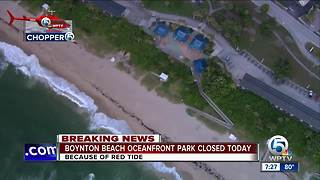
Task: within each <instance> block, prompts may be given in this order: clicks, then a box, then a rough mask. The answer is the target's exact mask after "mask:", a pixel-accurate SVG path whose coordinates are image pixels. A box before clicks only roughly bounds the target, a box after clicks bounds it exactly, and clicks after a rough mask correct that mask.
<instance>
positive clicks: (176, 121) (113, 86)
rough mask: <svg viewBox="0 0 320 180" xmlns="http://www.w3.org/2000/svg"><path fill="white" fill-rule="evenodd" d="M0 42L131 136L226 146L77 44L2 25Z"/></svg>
mask: <svg viewBox="0 0 320 180" xmlns="http://www.w3.org/2000/svg"><path fill="white" fill-rule="evenodd" d="M0 7H1V8H0V17H1V19H3V20H5V21H7V20H8V16H7V14H6V12H5V10H6V9H11V11H13V12H14V14H16V15H17V16H22V15H27V16H33V15H31V14H30V13H28V12H27V11H26V10H24V9H23V8H22V7H21V6H18V5H17V4H16V3H15V2H7V1H1V2H0ZM14 25H15V27H17V28H18V29H21V28H22V25H23V24H22V22H15V23H14ZM0 41H4V42H7V43H9V44H14V45H16V46H18V47H20V48H22V49H23V50H24V51H25V52H26V53H27V54H35V55H36V56H37V57H38V58H39V61H40V64H41V65H42V66H44V67H46V68H48V69H50V70H52V71H53V72H55V73H56V74H58V75H59V76H61V77H63V78H64V79H66V80H68V81H69V82H71V83H72V84H75V85H76V86H77V87H78V88H79V89H81V90H82V91H84V92H85V93H86V94H87V95H89V96H90V97H92V98H93V99H94V100H95V103H96V104H97V105H98V107H99V111H101V112H104V113H105V114H107V115H108V116H110V117H112V118H115V119H122V120H126V121H127V123H128V124H129V126H130V128H131V129H132V130H133V131H135V132H136V133H152V131H153V132H158V133H161V134H162V135H164V136H166V137H168V140H169V141H175V142H177V141H195V142H199V141H229V139H228V134H221V133H219V132H216V131H213V130H211V129H208V128H207V127H206V126H205V125H204V124H203V123H201V122H200V121H199V120H197V119H195V118H193V117H191V116H189V115H188V114H187V113H186V111H185V110H186V106H185V105H183V104H173V103H171V102H169V101H168V100H167V99H164V98H162V97H159V96H157V94H156V93H155V92H153V91H151V92H150V91H147V89H146V88H145V87H143V86H141V84H140V82H139V81H137V80H136V79H134V78H133V77H132V76H130V75H129V74H127V73H125V72H123V71H120V70H119V69H117V68H116V66H115V64H114V63H112V62H110V60H109V59H108V58H101V57H98V56H95V55H94V54H92V53H90V52H88V51H87V50H86V49H85V48H83V46H82V45H81V43H80V44H73V43H60V42H59V43H52V42H49V43H34V42H32V43H30V42H24V41H23V33H22V31H21V30H20V31H19V32H18V31H16V30H15V29H14V28H12V27H10V26H9V25H7V24H6V23H5V22H4V21H2V20H1V21H0ZM107 56H108V55H107ZM109 57H111V55H109ZM217 126H218V125H217ZM218 128H219V127H218ZM70 133H72V132H70ZM171 165H172V166H175V167H177V170H178V172H179V173H180V174H182V175H183V177H184V179H195V180H198V179H199V180H200V179H201V180H205V179H216V177H215V176H214V175H212V174H209V173H207V172H205V171H204V170H203V168H198V167H196V165H195V164H193V163H191V162H190V163H187V162H180V163H170V164H169V166H171ZM202 167H203V165H202ZM208 167H210V168H212V169H215V171H216V172H217V173H218V174H220V175H221V176H223V177H224V178H225V179H246V178H247V179H248V177H249V176H250V177H252V179H261V180H263V179H270V178H273V179H287V178H286V176H285V175H281V174H277V175H274V174H272V173H269V174H262V173H260V170H259V164H258V163H240V164H239V163H208ZM230 169H232V172H230ZM239 173H240V174H239Z"/></svg>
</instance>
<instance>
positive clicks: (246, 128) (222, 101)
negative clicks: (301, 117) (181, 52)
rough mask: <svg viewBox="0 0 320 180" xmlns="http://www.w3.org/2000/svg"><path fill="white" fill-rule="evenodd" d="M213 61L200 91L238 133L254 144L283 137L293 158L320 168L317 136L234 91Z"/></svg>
mask: <svg viewBox="0 0 320 180" xmlns="http://www.w3.org/2000/svg"><path fill="white" fill-rule="evenodd" d="M215 61H217V59H211V60H209V61H208V69H207V70H206V71H205V73H204V74H203V80H202V83H203V88H204V90H205V92H206V93H207V94H208V95H209V96H210V97H211V98H213V100H214V101H215V102H216V103H217V105H218V106H219V107H220V108H221V109H222V110H223V112H225V113H226V114H227V115H228V116H229V117H230V119H232V120H233V122H234V123H235V126H236V129H238V130H239V132H238V134H239V133H240V134H241V136H242V137H251V138H252V140H255V141H258V142H263V141H265V140H266V139H268V138H270V137H271V136H273V135H275V134H281V135H284V136H285V137H286V138H287V139H288V141H289V142H290V147H291V148H292V150H293V153H294V154H295V155H297V156H300V157H305V158H307V159H308V160H313V162H314V163H315V164H316V165H317V167H316V168H320V167H319V166H320V134H319V133H316V132H313V131H312V130H310V129H309V128H307V127H305V126H301V123H300V122H298V120H297V119H295V118H292V117H289V116H288V115H286V114H284V113H283V112H281V111H278V110H277V109H276V108H275V107H274V106H273V105H271V104H270V103H268V102H267V101H266V100H264V99H262V98H261V97H259V96H256V95H255V94H253V93H251V92H247V91H243V90H241V89H239V88H236V86H235V84H234V83H233V81H232V79H231V78H230V76H228V75H227V74H226V73H225V72H224V71H223V70H222V69H221V67H220V66H219V65H218V64H216V62H215ZM313 158H314V159H313Z"/></svg>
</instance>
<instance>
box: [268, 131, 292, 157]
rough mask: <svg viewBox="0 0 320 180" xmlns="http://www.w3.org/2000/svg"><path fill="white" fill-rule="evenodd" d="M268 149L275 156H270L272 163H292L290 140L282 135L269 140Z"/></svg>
mask: <svg viewBox="0 0 320 180" xmlns="http://www.w3.org/2000/svg"><path fill="white" fill-rule="evenodd" d="M268 149H269V152H270V153H271V154H272V155H273V156H269V159H270V160H271V161H291V160H292V156H291V153H289V143H288V140H287V139H286V138H285V137H283V136H280V135H276V136H273V137H272V138H270V139H269V140H268Z"/></svg>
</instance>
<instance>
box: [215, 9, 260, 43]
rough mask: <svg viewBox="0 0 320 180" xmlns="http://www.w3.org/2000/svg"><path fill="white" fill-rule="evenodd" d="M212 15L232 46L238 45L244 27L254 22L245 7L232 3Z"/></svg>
mask: <svg viewBox="0 0 320 180" xmlns="http://www.w3.org/2000/svg"><path fill="white" fill-rule="evenodd" d="M214 17H215V20H216V22H217V23H218V24H219V26H220V28H221V30H222V33H223V35H224V36H225V37H226V38H228V39H230V41H231V42H232V44H233V45H234V46H238V45H239V43H240V38H241V36H242V34H243V31H244V29H245V28H249V27H250V26H252V24H253V23H254V22H253V20H252V14H251V12H250V11H249V10H248V9H247V8H245V7H244V6H238V5H237V4H232V3H229V4H228V6H227V8H226V9H224V10H222V11H219V12H217V13H216V14H215V15H214Z"/></svg>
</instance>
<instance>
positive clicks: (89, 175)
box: [85, 173, 96, 180]
mask: <svg viewBox="0 0 320 180" xmlns="http://www.w3.org/2000/svg"><path fill="white" fill-rule="evenodd" d="M95 178H96V176H95V175H94V174H93V173H90V174H88V176H87V177H86V179H85V180H94V179H95Z"/></svg>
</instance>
